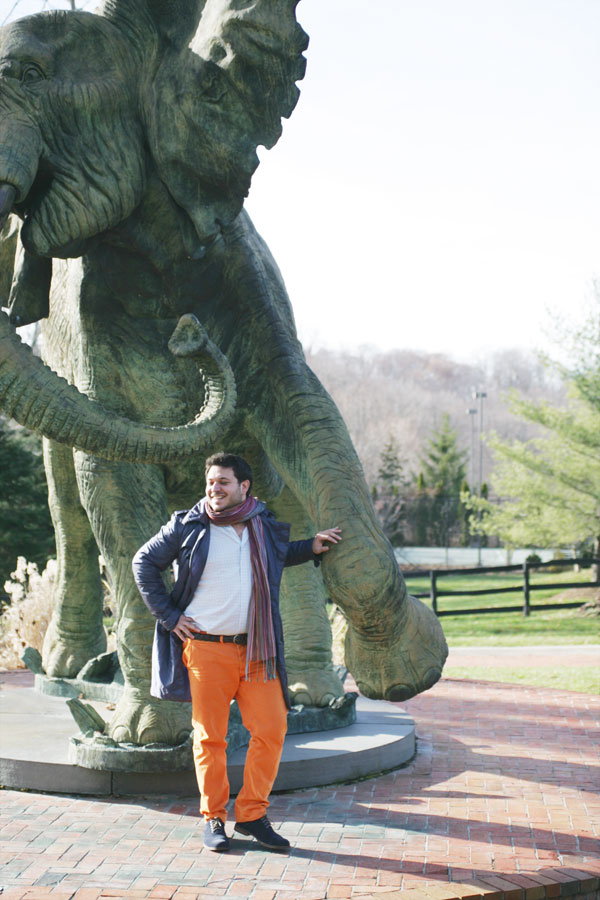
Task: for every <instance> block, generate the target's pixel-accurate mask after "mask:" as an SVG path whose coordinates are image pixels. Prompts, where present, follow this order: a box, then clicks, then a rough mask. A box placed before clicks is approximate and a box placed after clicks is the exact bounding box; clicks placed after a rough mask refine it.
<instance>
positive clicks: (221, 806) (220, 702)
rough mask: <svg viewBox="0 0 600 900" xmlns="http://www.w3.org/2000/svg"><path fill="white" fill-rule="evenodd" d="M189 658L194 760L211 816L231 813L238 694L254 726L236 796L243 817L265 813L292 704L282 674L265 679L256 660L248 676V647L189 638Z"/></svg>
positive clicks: (248, 723) (244, 717) (247, 724)
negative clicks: (230, 741)
mask: <svg viewBox="0 0 600 900" xmlns="http://www.w3.org/2000/svg"><path fill="white" fill-rule="evenodd" d="M183 661H184V663H185V665H186V667H187V669H188V672H189V676H190V687H191V691H192V725H193V726H194V763H195V766H196V778H197V779H198V787H199V789H200V812H201V813H202V815H203V816H204V818H205V819H214V818H215V817H218V818H220V819H222V820H223V821H224V822H225V821H226V819H227V811H226V809H225V806H226V804H227V801H228V800H229V781H228V779H227V757H226V748H227V740H226V736H227V725H228V721H229V705H230V703H231V701H232V700H233V699H235V700H237V702H238V706H239V708H240V713H241V715H242V721H243V723H244V725H245V727H246V728H247V729H248V731H249V732H250V744H249V746H248V752H247V754H246V763H245V766H244V783H243V786H242V789H241V791H240V793H239V794H238V796H237V798H236V801H235V817H236V820H237V821H238V822H250V821H252V820H253V819H260V818H261V816H264V814H265V812H266V810H267V807H268V805H269V794H270V793H271V788H272V787H273V782H274V781H275V777H276V775H277V769H278V768H279V760H280V758H281V751H282V748H283V742H284V739H285V733H286V729H287V708H286V705H285V701H284V699H283V692H282V690H281V683H280V681H279V677H277V678H276V679H275V680H271V681H264V680H263V674H262V668H261V666H260V664H258V663H252V664H251V666H250V670H249V675H250V678H252V679H253V680H251V681H246V647H244V646H242V645H240V644H223V643H217V642H211V641H194V640H188V641H186V642H185V644H184V648H183Z"/></svg>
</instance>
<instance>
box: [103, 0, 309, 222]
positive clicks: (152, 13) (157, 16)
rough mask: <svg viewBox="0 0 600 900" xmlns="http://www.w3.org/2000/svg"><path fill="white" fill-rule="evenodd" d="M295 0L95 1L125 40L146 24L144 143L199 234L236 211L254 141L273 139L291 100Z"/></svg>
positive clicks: (296, 40) (296, 58) (298, 43)
mask: <svg viewBox="0 0 600 900" xmlns="http://www.w3.org/2000/svg"><path fill="white" fill-rule="evenodd" d="M297 2H298V0H278V2H277V3H273V0H178V2H177V3H175V2H173V0H171V2H168V0H161V2H160V3H159V2H157V0H104V4H103V6H102V7H101V12H102V14H103V15H107V16H109V17H110V18H111V19H112V20H113V21H114V23H115V24H116V25H117V26H118V27H121V28H123V29H126V30H127V31H128V34H129V36H130V39H133V40H139V39H141V38H136V37H135V36H134V37H132V35H134V33H135V34H138V35H142V34H149V33H150V32H149V28H148V23H149V22H150V23H151V29H150V30H152V31H153V35H154V48H152V49H156V48H157V49H156V53H155V54H154V53H153V54H151V55H152V56H153V58H154V60H155V63H156V64H157V68H156V69H155V71H154V72H153V73H150V72H149V73H148V77H147V81H146V83H145V84H142V87H141V90H142V104H143V115H144V120H145V123H146V129H147V139H148V146H149V148H150V153H151V155H152V158H153V160H154V162H155V165H156V168H157V171H158V174H159V176H160V178H161V179H162V180H163V182H164V183H165V185H166V186H167V188H168V190H169V193H170V194H171V196H172V197H173V198H174V200H175V201H176V202H177V203H178V204H179V205H180V206H181V207H182V208H183V209H185V210H186V212H187V213H188V214H189V216H190V218H191V219H192V221H193V223H194V225H195V227H196V231H197V233H198V236H199V238H200V239H201V240H202V239H204V238H207V237H210V236H211V235H214V234H215V233H216V232H217V231H218V230H219V229H220V227H221V226H222V225H225V224H228V223H229V222H231V221H233V219H234V218H235V217H236V216H237V215H238V214H239V212H240V210H241V208H242V205H243V202H244V198H245V197H246V195H247V193H248V190H249V187H250V179H251V177H252V174H253V172H254V170H255V169H256V166H257V165H258V156H257V154H256V148H257V147H258V146H259V145H261V144H262V145H264V146H265V147H272V146H273V144H274V143H275V142H276V141H277V139H278V138H279V136H280V134H281V117H282V116H284V117H287V116H289V115H290V114H291V112H292V110H293V108H294V106H295V105H296V102H297V99H298V94H299V91H298V89H297V87H296V84H295V83H296V81H297V80H299V79H300V78H302V77H303V75H304V69H305V60H304V57H303V56H302V51H303V50H304V49H305V48H306V46H307V43H308V39H307V37H306V35H305V34H304V32H303V31H302V29H301V28H300V26H299V25H298V24H297V22H296V18H295V8H296V4H297ZM134 10H137V11H136V12H134ZM169 10H170V12H171V14H170V15H167V14H166V13H168V12H169ZM134 15H135V16H136V17H137V19H136V21H135V22H134V21H133V19H132V17H133V16H134ZM138 19H139V23H140V25H139V27H137V29H136V26H137V21H138ZM174 23H177V24H174ZM190 34H191V35H192V37H191V39H190ZM149 41H150V44H152V40H151V39H149Z"/></svg>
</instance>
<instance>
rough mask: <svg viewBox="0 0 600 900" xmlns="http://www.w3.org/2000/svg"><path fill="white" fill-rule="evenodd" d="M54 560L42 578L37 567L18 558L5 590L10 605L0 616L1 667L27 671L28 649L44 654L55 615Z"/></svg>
mask: <svg viewBox="0 0 600 900" xmlns="http://www.w3.org/2000/svg"><path fill="white" fill-rule="evenodd" d="M56 571H57V564H56V560H55V559H50V560H48V562H47V564H46V568H45V569H44V571H43V572H42V574H41V575H40V573H39V571H38V567H37V565H36V564H35V563H32V562H27V560H26V559H25V557H24V556H19V558H18V560H17V568H16V569H15V571H14V572H11V575H10V578H11V580H10V581H7V582H5V584H4V590H5V591H6V593H7V594H9V596H10V598H11V602H10V604H9V605H8V606H6V607H5V609H4V612H3V613H2V616H0V666H1V667H3V668H5V669H24V668H25V664H24V663H23V662H22V661H21V656H22V654H23V651H24V650H25V648H26V647H33V648H34V649H36V650H39V651H40V653H41V651H42V644H43V642H44V636H45V634H46V631H47V630H48V625H49V624H50V617H51V615H52V592H53V588H54V581H55V579H56Z"/></svg>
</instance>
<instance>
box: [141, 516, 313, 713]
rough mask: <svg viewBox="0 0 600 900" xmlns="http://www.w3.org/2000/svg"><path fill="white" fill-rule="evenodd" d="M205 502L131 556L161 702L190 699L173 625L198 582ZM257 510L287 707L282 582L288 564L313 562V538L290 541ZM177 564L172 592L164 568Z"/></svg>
mask: <svg viewBox="0 0 600 900" xmlns="http://www.w3.org/2000/svg"><path fill="white" fill-rule="evenodd" d="M204 503H205V500H204V499H202V500H200V502H199V503H197V504H196V506H194V507H193V508H192V509H190V510H183V511H180V512H175V513H173V516H172V517H171V519H170V520H169V522H167V524H166V525H163V527H162V528H161V530H160V531H159V532H158V534H155V535H154V537H152V538H150V540H149V541H148V542H147V543H146V544H144V546H143V547H140V549H139V550H138V552H137V553H136V554H135V556H134V558H133V575H134V578H135V580H136V583H137V586H138V588H139V591H140V594H141V595H142V599H143V601H144V603H145V604H146V606H147V607H148V609H149V610H150V612H151V613H152V615H153V616H154V618H155V619H156V627H155V629H154V642H153V645H152V685H151V688H150V693H151V694H152V696H153V697H160V698H161V699H163V700H181V701H190V700H191V699H192V697H191V693H190V682H189V677H188V672H187V669H186V667H185V665H184V663H183V658H182V652H183V643H182V641H181V640H180V638H178V637H177V635H176V634H173V628H174V627H175V625H176V624H177V622H178V621H179V617H180V616H181V614H182V613H183V612H184V611H185V610H186V608H187V607H188V605H189V604H190V602H191V600H192V597H193V596H194V592H195V590H196V587H197V585H198V582H199V581H200V577H201V575H202V572H203V571H204V566H205V565H206V560H207V558H208V547H209V543H210V528H209V527H208V526H209V518H208V516H207V515H206V513H205V512H204ZM262 506H263V510H262V511H261V512H260V513H259V515H260V517H261V520H262V524H263V531H264V535H265V545H266V550H267V563H268V579H269V589H270V592H271V611H272V615H273V627H274V630H275V642H276V646H277V672H278V674H279V678H280V681H281V687H282V689H283V696H284V699H285V702H286V704H287V706H288V708H289V706H290V699H289V695H288V682H287V673H286V670H285V659H284V653H283V626H282V623H281V614H280V612H279V585H280V583H281V577H282V575H283V569H284V566H294V565H298V564H299V563H303V562H308V561H309V560H311V559H312V560H314V562H315V564H316V565H318V562H319V560H318V557H316V556H314V555H313V552H312V538H311V539H309V540H306V541H291V542H290V540H289V536H290V526H289V525H288V524H286V523H285V522H278V521H277V520H276V519H275V517H274V515H273V513H271V512H269V510H268V509H267V508H266V507H265V506H264V504H262ZM170 565H173V572H174V576H175V584H174V586H173V589H172V590H171V592H170V593H169V591H167V589H166V587H165V584H164V581H163V579H162V575H161V572H164V571H165V569H168V568H169V566H170Z"/></svg>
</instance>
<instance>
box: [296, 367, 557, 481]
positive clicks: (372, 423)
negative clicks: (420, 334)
mask: <svg viewBox="0 0 600 900" xmlns="http://www.w3.org/2000/svg"><path fill="white" fill-rule="evenodd" d="M306 358H307V362H308V364H309V366H310V367H311V368H312V369H313V371H314V372H315V374H316V375H317V376H318V377H319V379H320V380H321V381H322V383H323V384H324V386H325V387H326V389H327V390H328V391H329V393H330V394H331V396H332V397H333V399H334V400H335V402H336V403H337V405H338V407H339V409H340V412H341V413H342V415H343V417H344V419H345V421H346V425H347V426H348V429H349V431H350V434H351V436H352V440H353V441H354V446H355V448H356V451H357V453H358V456H359V458H360V460H361V463H362V466H363V469H364V472H365V476H366V479H367V482H368V484H369V485H374V484H376V482H377V476H378V472H379V469H380V465H381V453H382V450H383V448H384V447H385V446H386V445H387V444H389V442H390V440H392V441H393V443H394V446H395V448H396V451H397V455H398V458H399V460H400V463H401V466H402V471H403V477H404V478H405V479H406V480H407V481H409V482H410V481H411V480H415V479H417V478H418V475H419V472H420V471H421V469H422V464H421V459H422V457H423V454H424V453H425V447H426V444H427V441H428V440H429V439H430V438H431V437H432V435H433V434H434V433H435V432H436V431H438V430H439V429H440V428H441V427H442V424H443V422H444V418H445V417H448V422H449V424H450V426H451V428H452V429H453V430H454V431H455V432H456V435H457V446H458V449H459V450H460V451H462V452H463V453H466V454H467V456H466V458H465V478H466V480H467V482H468V484H469V485H470V486H472V487H474V486H475V485H471V482H472V481H473V482H477V480H478V462H479V456H478V454H479V427H478V418H479V417H478V415H472V416H470V415H468V413H467V410H468V409H472V408H474V406H475V403H474V400H473V393H474V392H475V391H485V393H486V394H487V397H486V399H485V401H484V404H483V433H484V434H486V433H489V432H491V431H495V432H496V433H497V434H498V435H499V436H500V437H501V438H502V439H505V440H519V441H527V440H530V439H531V438H532V437H534V436H536V435H537V434H538V433H539V428H538V426H537V425H536V424H535V423H532V422H530V421H526V420H524V419H523V418H521V417H520V416H519V415H517V414H516V413H514V412H513V411H511V409H510V408H509V406H508V404H507V393H508V391H509V390H511V389H516V390H518V391H519V393H520V394H521V395H522V396H523V397H525V398H527V400H528V401H530V402H532V403H540V402H542V401H545V402H547V403H549V404H550V405H555V404H560V403H562V401H563V399H564V396H565V389H564V386H563V382H562V380H561V378H560V377H559V375H558V374H557V373H556V372H555V371H551V370H549V369H548V368H546V367H545V366H544V364H543V363H542V362H541V361H540V360H539V359H538V357H537V356H536V355H535V354H534V353H526V352H523V351H521V350H503V351H499V352H497V353H494V354H492V355H490V356H489V358H488V359H487V360H486V361H485V362H473V363H472V364H469V363H462V362H456V361H455V360H453V359H451V358H450V357H449V356H445V355H443V354H439V353H417V352H414V351H411V350H392V351H389V352H387V353H382V352H377V351H372V350H367V349H365V350H364V351H362V352H355V353H351V352H333V351H330V350H318V351H316V352H312V351H310V350H309V351H307V353H306ZM473 443H474V444H475V465H474V472H473V473H471V449H472V444H473ZM482 461H483V475H482V480H483V481H484V482H489V481H490V475H491V470H492V468H493V457H492V453H491V451H490V449H489V448H488V447H487V446H486V445H485V444H484V447H483V460H482Z"/></svg>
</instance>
